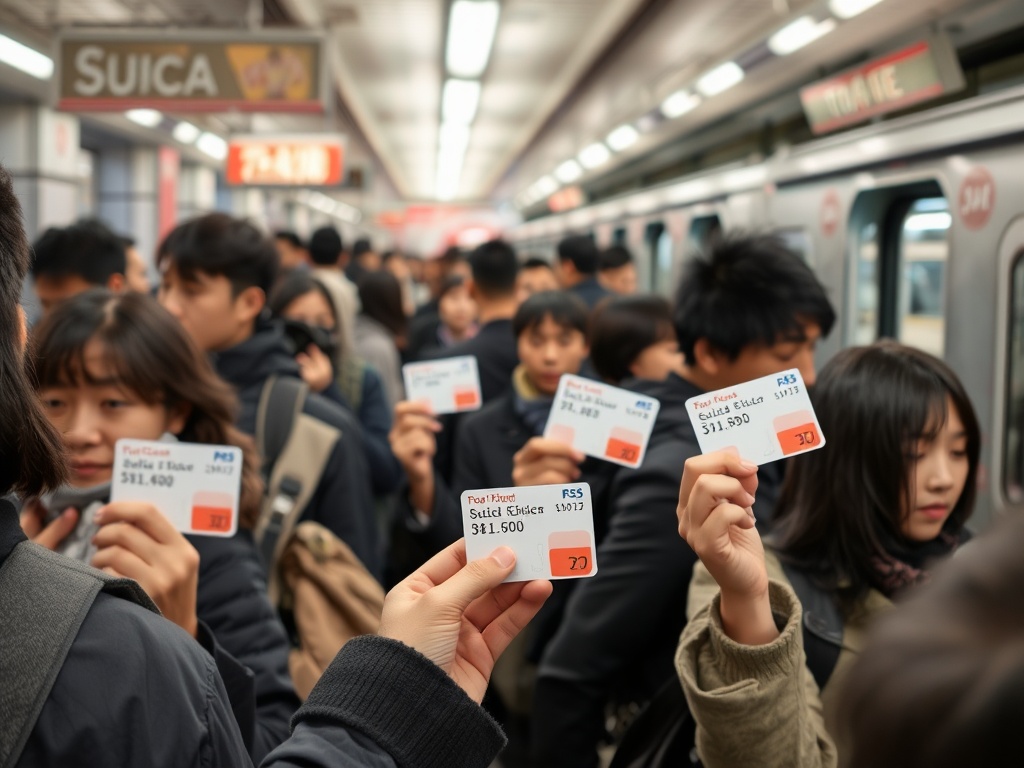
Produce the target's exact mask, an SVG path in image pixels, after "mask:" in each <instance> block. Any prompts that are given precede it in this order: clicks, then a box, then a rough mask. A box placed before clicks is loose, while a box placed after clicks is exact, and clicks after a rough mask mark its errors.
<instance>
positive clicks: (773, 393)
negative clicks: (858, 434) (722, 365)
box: [686, 368, 825, 464]
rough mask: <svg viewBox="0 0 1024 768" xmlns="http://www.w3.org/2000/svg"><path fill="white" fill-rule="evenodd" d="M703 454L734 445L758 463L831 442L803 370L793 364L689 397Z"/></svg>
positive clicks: (802, 451)
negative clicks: (805, 380)
mask: <svg viewBox="0 0 1024 768" xmlns="http://www.w3.org/2000/svg"><path fill="white" fill-rule="evenodd" d="M686 411H687V413H689V414H690V421H691V422H692V423H693V430H694V432H696V433H697V442H698V443H699V444H700V450H701V453H711V452H712V451H720V450H722V449H724V448H729V449H733V450H735V451H738V452H739V455H740V456H741V457H742V458H744V459H747V460H749V461H752V462H754V463H755V464H767V463H769V462H772V461H776V460H778V459H782V458H786V457H787V456H796V455H797V454H800V453H806V452H807V451H814V450H817V449H818V448H821V447H822V446H823V445H825V436H824V435H823V434H822V433H821V426H820V425H819V424H818V417H817V416H816V415H815V413H814V408H812V407H811V399H810V397H808V395H807V387H805V386H804V380H803V377H802V376H801V375H800V371H799V370H797V369H796V368H792V369H790V370H788V371H783V372H782V373H777V374H772V375H771V376H765V377H763V378H760V379H754V380H753V381H748V382H746V383H745V384H739V385H738V386H735V387H727V388H725V389H720V390H718V391H717V392H708V393H707V394H705V395H700V396H698V397H691V398H690V399H689V400H687V401H686Z"/></svg>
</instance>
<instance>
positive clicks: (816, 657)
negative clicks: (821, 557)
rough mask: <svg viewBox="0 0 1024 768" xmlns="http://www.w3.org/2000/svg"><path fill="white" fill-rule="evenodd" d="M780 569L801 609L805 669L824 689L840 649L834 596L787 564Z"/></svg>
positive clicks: (839, 621) (840, 622) (840, 627)
mask: <svg viewBox="0 0 1024 768" xmlns="http://www.w3.org/2000/svg"><path fill="white" fill-rule="evenodd" d="M782 570H783V571H785V573H786V578H787V579H788V580H789V583H790V585H791V586H792V587H793V591H794V592H796V596H797V599H798V600H799V601H800V606H801V608H802V609H803V614H804V622H803V635H804V654H805V655H806V656H807V667H808V668H809V669H810V670H811V674H812V675H813V676H814V682H816V683H817V684H818V690H823V689H824V688H825V683H827V682H828V680H829V678H830V677H831V676H832V672H833V671H834V670H835V668H836V663H837V662H838V661H839V654H840V652H841V651H842V649H843V617H842V615H841V614H840V613H839V606H838V605H836V602H835V600H834V598H833V596H832V595H831V594H829V593H828V592H825V591H824V590H822V589H821V588H819V587H818V586H817V585H816V584H815V583H814V582H813V581H812V580H811V578H810V577H809V576H808V575H807V574H806V573H804V572H803V571H801V570H799V569H798V568H796V567H794V566H793V565H791V564H789V563H786V562H783V563H782Z"/></svg>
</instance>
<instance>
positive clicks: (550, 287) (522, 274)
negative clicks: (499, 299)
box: [516, 256, 561, 304]
mask: <svg viewBox="0 0 1024 768" xmlns="http://www.w3.org/2000/svg"><path fill="white" fill-rule="evenodd" d="M559 288H561V284H560V283H559V282H558V278H557V277H556V276H555V270H554V267H552V266H551V264H550V263H549V262H547V261H545V260H544V259H542V258H540V257H539V256H531V257H530V258H528V259H527V260H526V261H524V262H523V263H522V266H520V267H519V277H517V278H516V299H517V300H518V301H519V303H520V304H522V303H523V302H524V301H526V300H527V299H528V298H530V297H531V296H533V294H535V293H543V292H544V291H557V290H558V289H559Z"/></svg>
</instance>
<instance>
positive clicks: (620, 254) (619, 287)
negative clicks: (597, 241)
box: [597, 245, 636, 296]
mask: <svg viewBox="0 0 1024 768" xmlns="http://www.w3.org/2000/svg"><path fill="white" fill-rule="evenodd" d="M597 280H598V282H599V283H601V285H602V286H603V287H604V288H605V290H607V291H611V292H612V293H615V294H618V295H619V296H630V295H632V294H634V293H636V264H635V263H633V254H631V253H630V252H629V249H628V248H626V247H625V246H624V245H613V246H612V247H611V248H605V249H604V250H603V251H601V255H600V256H599V257H598V267H597Z"/></svg>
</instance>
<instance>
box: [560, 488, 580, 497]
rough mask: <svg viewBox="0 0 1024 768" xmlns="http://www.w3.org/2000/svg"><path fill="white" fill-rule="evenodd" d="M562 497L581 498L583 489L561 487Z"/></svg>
mask: <svg viewBox="0 0 1024 768" xmlns="http://www.w3.org/2000/svg"><path fill="white" fill-rule="evenodd" d="M562 498H563V499H582V498H583V489H582V488H563V489H562Z"/></svg>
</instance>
